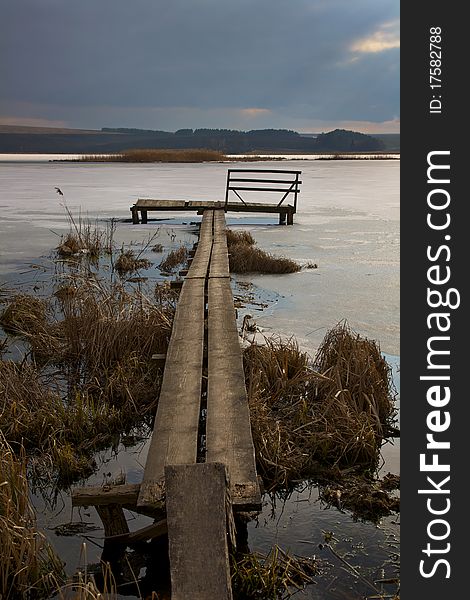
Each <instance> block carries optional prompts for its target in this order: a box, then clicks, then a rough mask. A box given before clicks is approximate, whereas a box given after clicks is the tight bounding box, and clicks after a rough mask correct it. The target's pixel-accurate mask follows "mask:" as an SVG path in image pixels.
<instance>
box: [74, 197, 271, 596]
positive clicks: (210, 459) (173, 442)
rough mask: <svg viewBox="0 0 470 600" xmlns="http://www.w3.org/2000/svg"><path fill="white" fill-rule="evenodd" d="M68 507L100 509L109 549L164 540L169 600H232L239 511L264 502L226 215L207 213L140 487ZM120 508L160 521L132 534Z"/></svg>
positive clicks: (77, 498) (102, 493)
mask: <svg viewBox="0 0 470 600" xmlns="http://www.w3.org/2000/svg"><path fill="white" fill-rule="evenodd" d="M72 501H73V505H74V506H80V505H82V506H83V505H94V506H96V507H97V510H98V512H99V515H100V516H101V517H102V520H103V523H104V528H105V535H106V536H107V539H108V541H109V540H115V541H120V542H124V543H126V542H127V543H131V542H132V541H133V540H142V539H149V538H152V537H156V536H160V535H168V542H169V557H170V572H171V588H172V596H171V597H172V599H173V600H183V599H186V598H192V599H193V600H230V599H231V598H232V592H231V585H230V569H229V549H230V546H233V545H234V544H235V535H234V525H233V523H234V518H233V511H237V510H243V511H258V510H260V508H261V494H260V488H259V483H258V477H257V473H256V464H255V452H254V447H253V440H252V435H251V425H250V415H249V408H248V400H247V394H246V389H245V378H244V371H243V362H242V353H241V349H240V343H239V336H238V331H237V324H236V318H235V308H234V305H233V296H232V290H231V287H230V274H229V266H228V252H227V239H226V233H225V213H224V209H223V208H220V209H218V210H210V209H208V210H204V213H203V218H202V222H201V228H200V236H199V242H198V244H197V249H196V252H195V255H194V258H193V260H192V262H191V265H190V267H189V269H188V272H187V274H186V276H185V279H184V282H183V285H182V288H181V292H180V296H179V300H178V304H177V308H176V313H175V317H174V322H173V329H172V334H171V338H170V343H169V347H168V352H167V355H166V361H165V368H164V373H163V380H162V386H161V391H160V397H159V402H158V408H157V414H156V417H155V423H154V430H153V434H152V439H151V442H150V447H149V452H148V457H147V462H146V465H145V469H144V474H143V480H142V483H141V484H140V485H121V486H107V487H106V488H78V489H76V490H74V492H73V494H72ZM123 507H125V508H129V509H131V510H134V511H136V512H140V513H142V514H146V515H153V516H155V518H156V522H155V523H154V524H153V525H150V526H147V527H145V528H144V529H142V530H140V531H137V532H132V533H130V532H129V529H128V527H127V523H126V521H125V518H124V513H123V511H122V508H123ZM162 515H163V516H162Z"/></svg>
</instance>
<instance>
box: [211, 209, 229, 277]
mask: <svg viewBox="0 0 470 600" xmlns="http://www.w3.org/2000/svg"><path fill="white" fill-rule="evenodd" d="M225 229H226V225H225V212H224V211H223V210H214V241H213V244H212V256H211V264H210V271H209V277H230V272H229V263H228V250H227V235H226V233H225Z"/></svg>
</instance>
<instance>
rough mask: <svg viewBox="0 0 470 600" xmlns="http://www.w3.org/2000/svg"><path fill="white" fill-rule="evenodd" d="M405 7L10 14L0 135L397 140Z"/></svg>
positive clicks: (109, 5)
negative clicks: (383, 135)
mask: <svg viewBox="0 0 470 600" xmlns="http://www.w3.org/2000/svg"><path fill="white" fill-rule="evenodd" d="M399 110H400V105H399V0H230V1H229V0H0V123H3V124H23V125H46V126H67V127H83V128H93V129H95V128H96V129H99V128H101V127H142V128H148V129H163V130H167V131H174V130H176V129H180V128H184V127H192V128H198V127H220V128H231V129H260V128H268V127H269V128H271V127H272V128H276V129H277V128H288V129H294V130H297V131H303V132H318V131H328V130H331V129H334V128H336V127H343V128H346V129H354V130H357V131H364V132H372V133H374V132H375V133H379V132H396V131H398V130H399Z"/></svg>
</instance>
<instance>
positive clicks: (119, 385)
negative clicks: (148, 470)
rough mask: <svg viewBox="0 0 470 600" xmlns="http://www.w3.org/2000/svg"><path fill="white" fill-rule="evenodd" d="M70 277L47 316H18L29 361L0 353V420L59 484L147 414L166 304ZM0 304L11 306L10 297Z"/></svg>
mask: <svg viewBox="0 0 470 600" xmlns="http://www.w3.org/2000/svg"><path fill="white" fill-rule="evenodd" d="M71 282H72V285H71V284H69V285H68V287H67V290H66V293H65V292H64V293H61V294H58V295H56V296H55V300H54V301H53V300H52V299H51V300H49V311H48V313H49V315H52V314H55V317H54V318H52V317H51V316H50V317H49V318H48V319H46V318H42V319H41V320H29V321H28V320H26V321H25V319H23V320H22V321H21V330H19V329H18V324H17V325H16V330H15V333H16V334H17V335H18V334H20V335H21V336H22V338H23V340H24V342H25V343H26V344H27V345H28V346H29V348H30V351H31V355H32V358H33V360H34V362H33V363H28V362H25V361H24V362H23V363H21V364H16V363H14V362H12V361H6V360H3V361H0V375H1V378H0V380H1V384H0V425H1V428H2V430H3V431H4V433H5V435H6V437H7V439H8V441H9V442H10V443H14V444H16V445H19V444H20V443H21V441H23V443H24V445H25V447H26V450H27V451H28V452H29V453H30V454H31V455H34V457H35V458H34V461H33V464H34V466H35V471H36V474H37V475H38V477H40V478H42V477H43V476H46V475H47V474H48V471H51V476H53V475H54V474H55V476H56V478H57V482H58V484H59V485H65V484H66V483H68V482H70V481H72V480H74V479H75V478H76V477H78V476H83V475H84V474H89V473H90V472H91V470H92V468H93V466H94V463H93V455H94V453H95V452H96V451H97V450H98V449H100V448H101V447H104V446H106V445H108V446H109V445H111V438H112V436H113V435H115V434H116V433H118V434H119V433H125V432H128V431H129V430H130V429H131V428H132V427H135V426H138V425H139V424H142V423H145V422H147V423H149V422H150V421H151V419H152V415H153V411H154V410H155V407H156V402H157V399H158V391H159V386H160V380H161V369H160V368H159V366H158V365H157V364H156V363H155V361H153V360H152V358H151V357H152V354H154V353H164V352H165V351H166V348H167V345H168V340H169V336H170V332H171V322H172V316H173V310H174V309H173V306H172V305H171V303H169V302H167V299H166V298H165V297H163V296H162V297H161V298H160V300H161V301H160V303H159V304H155V302H154V301H153V302H152V301H151V300H150V299H147V298H146V297H145V296H144V295H143V294H142V293H141V292H139V291H137V290H131V291H126V290H125V289H124V287H123V285H121V284H108V285H106V284H105V283H104V282H98V281H95V280H87V279H81V278H80V277H79V276H78V275H76V276H75V278H74V279H72V280H71ZM61 289H62V290H63V288H61ZM19 298H20V302H19V305H20V306H21V307H24V306H25V305H26V306H27V305H28V304H29V300H28V301H27V300H26V299H25V297H24V296H21V297H19ZM26 298H29V297H26ZM32 304H33V305H34V302H32ZM52 307H53V308H52ZM5 313H6V314H7V315H12V314H15V315H17V314H18V296H15V297H14V298H13V299H12V301H11V303H10V304H9V305H8V306H7V307H6V309H5V311H4V313H3V319H2V320H3V321H4V320H5V319H4V315H5ZM15 323H18V319H17V320H16V321H15ZM25 323H26V324H25ZM52 366H54V369H53V370H52V369H51V367H52Z"/></svg>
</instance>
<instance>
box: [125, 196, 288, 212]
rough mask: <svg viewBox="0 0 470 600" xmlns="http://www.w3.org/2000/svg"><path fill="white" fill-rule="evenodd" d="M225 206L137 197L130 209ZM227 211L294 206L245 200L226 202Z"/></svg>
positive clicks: (155, 209)
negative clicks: (243, 201)
mask: <svg viewBox="0 0 470 600" xmlns="http://www.w3.org/2000/svg"><path fill="white" fill-rule="evenodd" d="M221 207H225V205H224V204H223V203H221V202H215V201H204V200H194V201H187V200H158V199H152V198H144V199H139V200H137V202H136V203H135V204H134V205H133V206H131V208H130V210H131V211H136V210H141V209H144V210H147V211H166V212H168V211H186V212H192V211H204V210H206V209H207V210H210V209H219V208H221ZM225 208H226V209H227V210H228V211H234V212H265V213H279V212H281V211H284V210H285V209H292V210H293V211H294V213H295V212H296V209H295V207H294V206H293V205H292V204H282V205H281V206H279V205H278V204H272V203H269V202H248V201H247V200H245V204H243V203H242V202H228V203H227V206H226V207H225Z"/></svg>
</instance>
